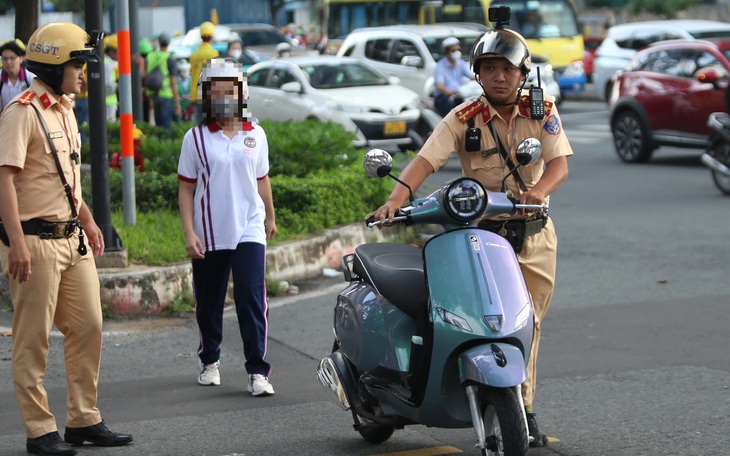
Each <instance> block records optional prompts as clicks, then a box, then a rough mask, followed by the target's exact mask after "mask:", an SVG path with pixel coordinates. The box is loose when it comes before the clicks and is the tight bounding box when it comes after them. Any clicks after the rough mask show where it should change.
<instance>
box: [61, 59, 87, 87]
mask: <svg viewBox="0 0 730 456" xmlns="http://www.w3.org/2000/svg"><path fill="white" fill-rule="evenodd" d="M83 84H84V62H83V61H82V60H71V61H70V62H68V63H66V65H64V66H63V83H62V84H61V91H62V92H63V93H65V94H67V95H70V94H72V93H73V94H79V93H81V87H82V86H83Z"/></svg>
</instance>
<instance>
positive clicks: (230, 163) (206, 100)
mask: <svg viewBox="0 0 730 456" xmlns="http://www.w3.org/2000/svg"><path fill="white" fill-rule="evenodd" d="M198 100H200V102H201V103H202V104H203V106H202V107H203V112H204V114H205V115H204V118H203V120H202V121H201V122H200V123H199V124H198V125H196V126H195V127H193V128H192V129H190V130H189V131H188V132H187V133H186V134H185V138H184V140H183V144H182V150H181V151H180V162H179V164H178V178H179V179H180V190H179V197H178V199H179V206H180V217H181V219H182V225H183V230H184V232H185V249H186V250H187V252H188V255H190V258H191V259H192V263H193V290H194V293H195V303H196V305H195V315H196V318H197V321H198V327H199V329H200V345H199V348H198V356H199V358H200V375H199V376H198V383H199V384H201V385H220V372H219V366H220V344H221V340H222V337H223V305H224V301H225V298H226V291H227V288H228V278H229V276H230V274H231V272H232V273H233V297H234V302H235V305H236V314H237V315H238V324H239V327H240V332H241V338H242V339H243V352H244V355H245V358H246V363H245V367H246V371H247V372H248V387H247V389H248V392H250V393H251V394H252V395H254V396H267V395H272V394H274V388H273V387H272V386H271V383H269V379H268V377H269V373H270V371H271V366H270V365H269V363H268V362H267V361H266V347H267V335H268V310H269V309H268V305H267V302H266V283H265V279H264V272H265V266H266V240H267V239H272V238H273V237H274V236H275V235H276V219H275V216H274V203H273V198H272V196H271V183H270V182H269V177H268V172H269V158H268V155H269V147H268V143H267V141H266V134H265V133H264V130H263V129H262V128H261V127H260V126H259V125H258V124H257V123H256V122H255V121H252V120H250V119H249V118H248V116H247V115H245V109H246V105H247V101H248V85H247V83H246V77H245V75H244V74H243V71H242V69H241V65H240V64H237V63H232V62H226V61H225V60H223V59H212V60H210V61H209V62H208V63H207V64H206V65H205V67H204V68H203V71H202V74H201V77H200V82H199V85H198Z"/></svg>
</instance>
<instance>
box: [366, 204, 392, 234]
mask: <svg viewBox="0 0 730 456" xmlns="http://www.w3.org/2000/svg"><path fill="white" fill-rule="evenodd" d="M400 207H401V206H400V204H396V203H395V202H394V201H391V200H388V201H386V202H385V204H383V205H382V206H380V207H379V208H378V210H376V211H375V212H371V213H369V214H368V215H366V216H365V220H367V219H369V218H370V217H373V218H374V219H375V221H380V225H378V228H381V227H383V226H390V225H392V224H393V217H395V213H396V211H397V210H398V209H400Z"/></svg>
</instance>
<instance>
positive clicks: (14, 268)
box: [8, 238, 30, 283]
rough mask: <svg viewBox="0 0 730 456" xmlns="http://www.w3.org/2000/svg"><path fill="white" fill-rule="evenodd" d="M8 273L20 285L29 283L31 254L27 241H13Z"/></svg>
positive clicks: (19, 239)
mask: <svg viewBox="0 0 730 456" xmlns="http://www.w3.org/2000/svg"><path fill="white" fill-rule="evenodd" d="M8 263H9V264H8V273H10V277H12V278H13V279H14V280H17V281H18V283H24V282H27V281H28V279H29V278H30V252H28V246H27V245H25V239H23V238H18V239H13V240H11V242H10V252H8Z"/></svg>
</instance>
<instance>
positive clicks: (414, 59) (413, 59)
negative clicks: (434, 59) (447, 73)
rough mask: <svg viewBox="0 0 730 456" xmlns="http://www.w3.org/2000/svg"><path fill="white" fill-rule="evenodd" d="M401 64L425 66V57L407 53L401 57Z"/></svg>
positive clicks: (417, 66)
mask: <svg viewBox="0 0 730 456" xmlns="http://www.w3.org/2000/svg"><path fill="white" fill-rule="evenodd" d="M400 64H401V65H403V66H409V67H416V68H423V59H422V58H421V57H419V56H417V55H405V56H403V58H402V59H400Z"/></svg>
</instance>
